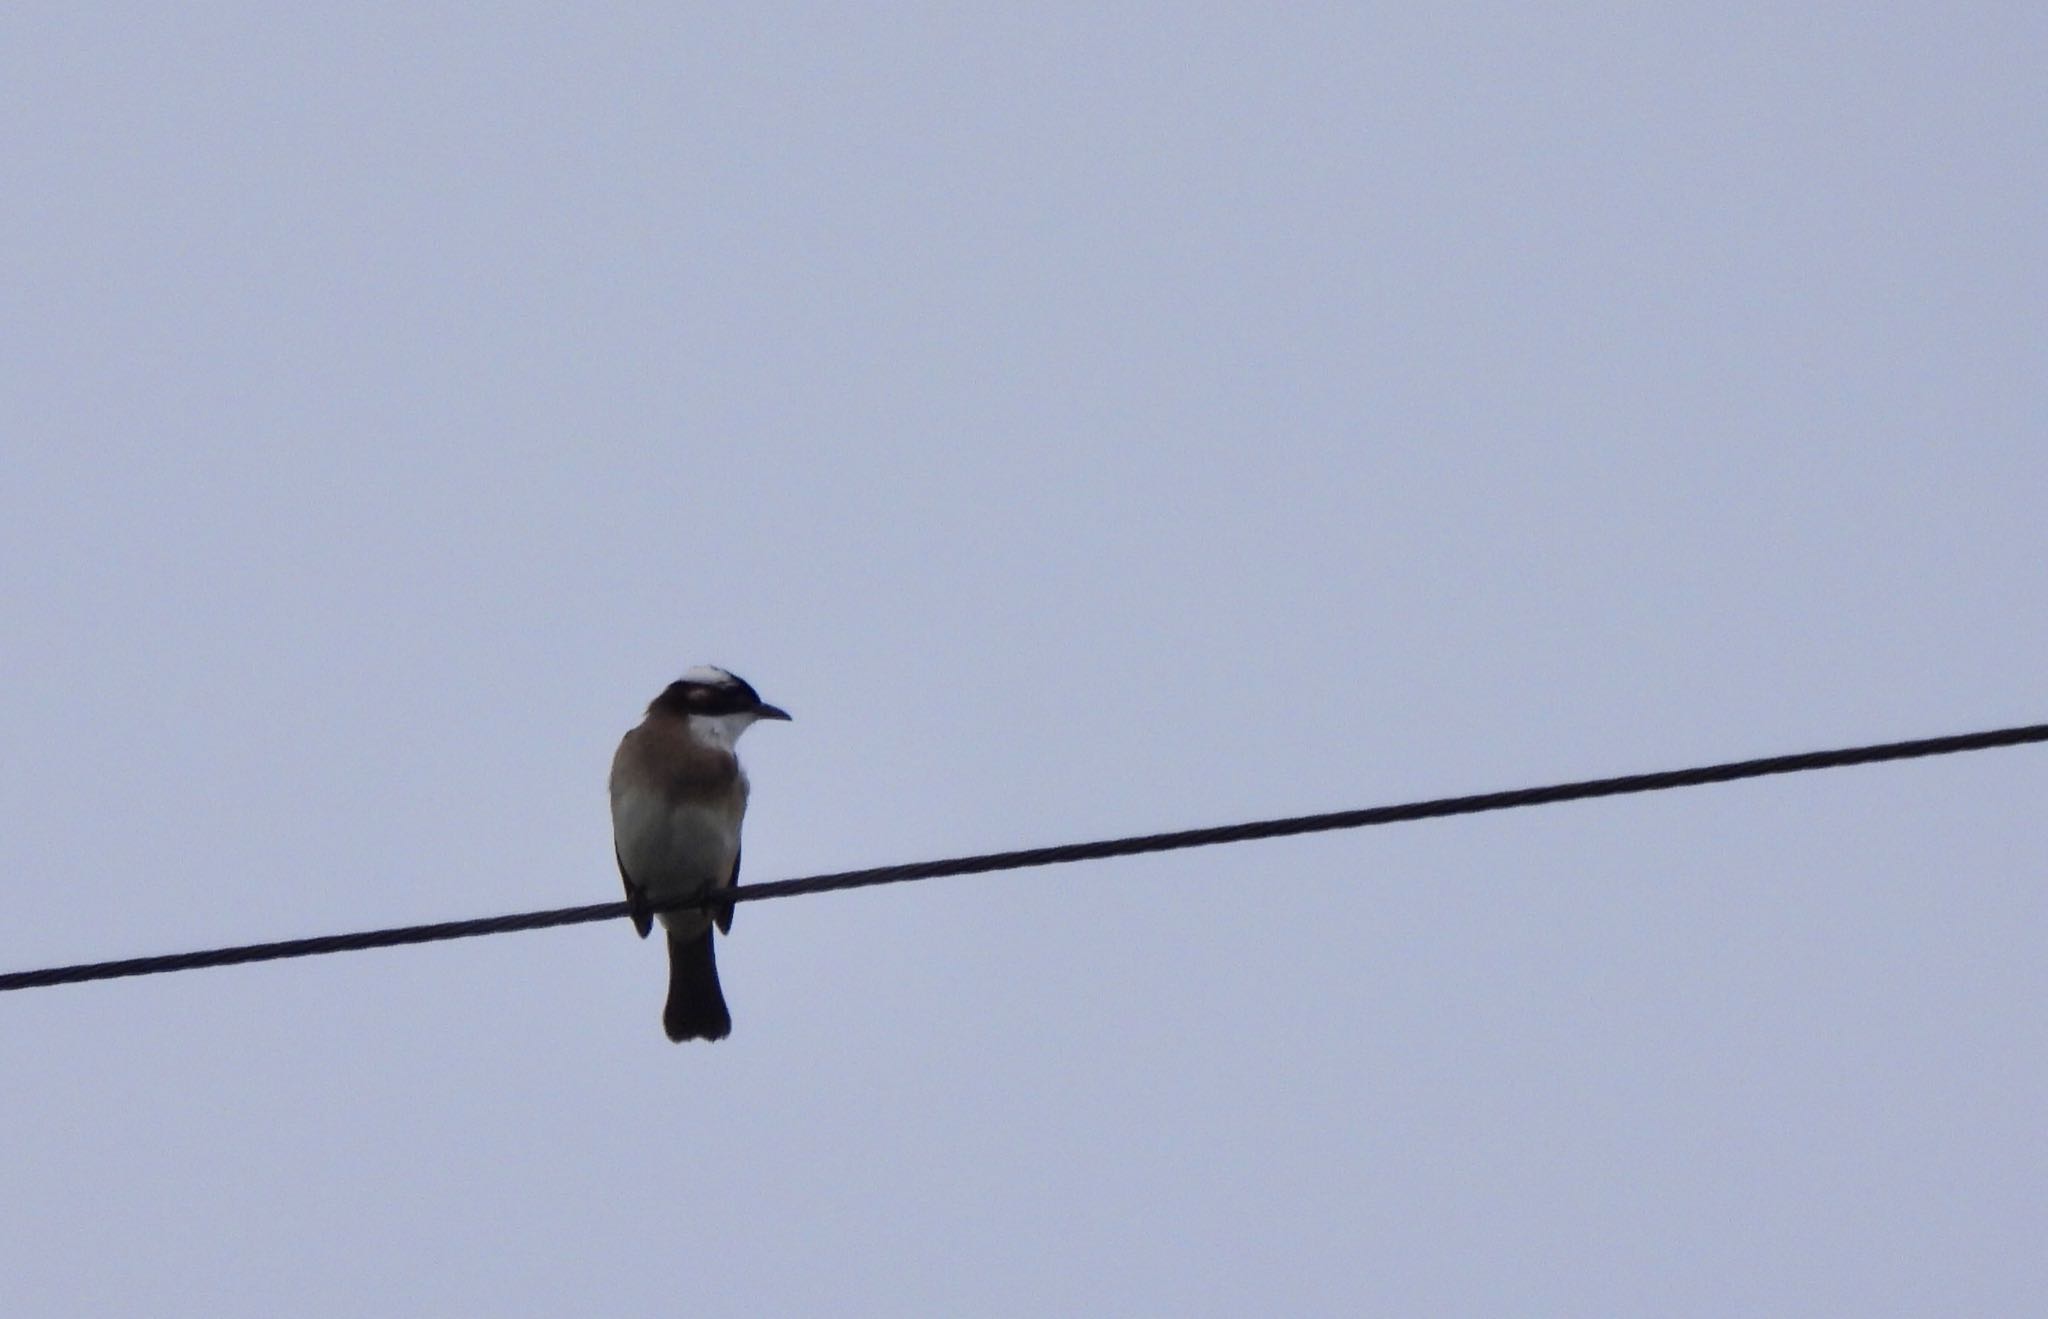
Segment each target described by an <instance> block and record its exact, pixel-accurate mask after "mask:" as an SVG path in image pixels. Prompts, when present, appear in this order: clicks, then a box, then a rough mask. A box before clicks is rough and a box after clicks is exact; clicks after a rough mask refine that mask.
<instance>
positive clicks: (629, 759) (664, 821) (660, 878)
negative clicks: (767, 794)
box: [611, 665, 789, 1043]
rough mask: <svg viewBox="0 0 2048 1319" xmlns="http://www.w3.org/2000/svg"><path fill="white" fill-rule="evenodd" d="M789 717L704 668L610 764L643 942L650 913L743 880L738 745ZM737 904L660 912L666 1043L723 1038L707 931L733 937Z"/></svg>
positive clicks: (691, 674)
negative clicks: (763, 724) (770, 722)
mask: <svg viewBox="0 0 2048 1319" xmlns="http://www.w3.org/2000/svg"><path fill="white" fill-rule="evenodd" d="M788 718H789V712H788V711H786V710H783V709H781V708H780V707H778V706H773V705H769V704H768V703H767V702H765V701H763V700H762V699H761V697H760V694H759V693H758V692H756V691H755V690H754V689H753V687H751V686H750V685H748V683H747V682H746V681H745V680H744V679H742V678H739V677H736V676H735V675H733V674H732V673H730V672H728V671H726V670H725V669H721V668H716V667H713V666H711V665H699V666H697V667H695V668H693V669H690V670H689V671H688V672H686V673H684V674H683V676H682V677H681V678H678V679H677V680H676V681H674V682H672V683H670V684H669V685H668V686H666V687H664V688H663V689H662V691H661V694H660V695H659V696H657V697H655V698H654V699H653V700H652V701H650V702H649V703H648V706H647V715H646V717H645V718H644V719H642V720H641V721H640V723H639V724H638V725H636V726H635V727H634V728H632V729H630V730H629V731H628V732H627V733H626V735H625V736H624V737H623V738H621V739H619V749H618V751H617V753H616V754H614V755H613V757H612V772H611V798H612V843H613V852H614V854H615V855H616V856H617V858H618V863H619V878H620V879H622V880H623V881H625V885H626V906H627V912H628V914H629V915H630V916H632V918H633V927H634V928H635V929H636V930H638V931H639V933H640V937H641V938H643V939H644V938H646V937H647V935H648V933H649V932H650V931H651V930H652V929H653V927H654V915H655V912H654V910H653V909H654V907H656V906H658V905H663V904H669V903H675V902H687V901H688V900H690V899H692V898H702V897H705V896H708V895H709V894H711V893H713V892H714V891H716V890H718V889H723V888H730V887H731V886H732V885H734V884H736V883H738V882H739V874H740V822H741V821H742V820H743V819H744V818H745V816H746V813H747V776H746V772H745V771H744V770H742V769H741V768H740V762H739V757H738V756H737V755H735V754H734V750H733V746H734V744H735V743H736V742H738V741H739V737H740V734H741V733H744V732H746V731H747V729H748V728H749V727H751V726H752V725H753V724H754V723H755V722H757V721H759V720H763V719H779V720H787V719H788ZM732 908H733V904H731V903H729V902H728V903H725V904H723V905H717V906H708V907H707V906H685V907H679V908H676V909H674V910H666V911H662V912H661V913H660V916H661V923H662V926H663V927H664V931H665V933H666V934H667V936H668V968H669V969H668V1003H667V1005H666V1006H665V1007H664V1008H663V1010H662V1014H661V1024H662V1029H663V1030H664V1031H666V1032H667V1034H668V1037H669V1038H670V1039H671V1040H675V1041H677V1042H678V1043H680V1042H681V1041H683V1040H722V1039H724V1038H725V1037H726V1036H727V1035H729V1034H731V1033H732V1014H731V1012H730V1011H728V1010H727V1008H726V1005H725V993H724V991H723V990H722V989H721V988H720V987H719V984H718V961H717V958H716V957H715V956H714V954H713V952H712V947H711V927H712V925H713V924H714V923H715V924H716V925H717V926H718V929H719V931H720V932H721V933H730V932H731V931H732Z"/></svg>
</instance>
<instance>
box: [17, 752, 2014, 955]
mask: <svg viewBox="0 0 2048 1319" xmlns="http://www.w3.org/2000/svg"><path fill="white" fill-rule="evenodd" d="M2036 742H2048V724H2028V725H2025V726H2023V727H2018V728H1996V729H1992V730H1990V731H1988V732H1982V733H1960V734H1956V735H1954V736H1951V737H1930V738H1922V739H1920V740H1918V741H1913V742H1885V743H1880V744H1878V745H1875V746H1862V747H1844V748H1841V749H1838V750H1833V751H1807V752H1802V753H1800V754H1797V755H1790V756H1767V757H1764V758H1763V759H1760V760H1737V761H1730V762H1727V763H1724V764H1719V765H1702V766H1699V767H1697V768H1694V769H1673V770H1663V771H1661V772H1658V773H1655V774H1626V775H1623V776H1621V777H1619V778H1609V779H1586V780H1583V781H1581V782H1577V783H1556V784H1551V785H1550V786H1548V787H1541V788H1516V789H1512V790H1510V791H1507V792H1484V793H1479V794H1477V795H1475V796H1469V797H1439V798H1436V799H1435V800H1433V801H1418V802H1407V803H1404V804H1401V805H1397V806H1369V807H1366V808H1364V809H1363V810H1355V811H1331V812H1329V813H1327V814H1323V815H1297V816H1292V817H1289V818H1287V819H1280V820H1253V821H1251V822H1249V823H1246V824H1227V825H1219V826H1215V827H1212V828H1207V829H1183V830H1180V831H1178V832H1175V833H1164V834H1144V835H1141V836H1139V837H1135V838H1106V839H1102V840H1100V841H1098V842H1092V843H1066V844H1062V845H1060V846H1057V847H1032V848H1025V849H1023V850H1022V851H1014V852H989V853H985V854H983V855H981V856H958V857H949V858H946V859H945V860H941V861H914V862H911V863H909V864H907V865H895V866H876V867H874V868H873V869H869V870H841V871H836V872H833V873H831V874H824V875H808V876H805V877H804V878H801V879H778V880H771V881H769V882H767V883H762V884H742V885H739V886H738V887H736V888H734V889H731V890H729V891H725V892H721V893H720V894H718V895H717V898H716V901H717V902H718V903H719V904H720V905H723V904H725V903H727V902H759V901H762V900H764V899H767V898H790V897H795V896H797V895H798V894H801V893H830V892H834V891H837V890H840V889H853V888H869V887H872V886H873V885H876V884H901V883H907V882H909V881H911V880H917V879H938V878H941V877H943V876H947V875H982V874H987V873H989V872H990V871H994V870H1021V869H1024V868H1026V867H1028V866H1057V865H1065V864H1066V863H1068V862H1072V861H1097V860H1102V859H1104V858H1107V857H1113V856H1136V855H1138V854H1139V853H1142V852H1171V851H1177V850H1179V849H1181V848H1185V847H1209V846H1212V845H1214V844H1217V843H1240V842H1249V841H1251V840H1253V839H1258V838H1286V837H1289V836H1291V835H1294V834H1313V833H1325V832H1328V831H1330V830H1333V829H1363V828H1366V827H1368V826H1371V825H1377V824H1397V823H1401V822H1403V821H1408V820H1433V819H1438V818H1441V817H1443V816H1447V815H1477V814H1479V813H1480V812H1483V811H1505V810H1511V809H1513V808H1515V807H1518V806H1542V805H1546V804H1548V803H1551V802H1561V801H1583V800H1586V799H1588V798H1592V797H1619V796H1623V795H1625V794H1627V793H1632V792H1662V791H1664V790H1665V789H1667V788H1692V787H1699V786H1701V785H1703V784H1708V783H1731V782H1734V781H1735V780H1737V779H1759V778H1765V777H1767V776H1769V775H1773V774H1798V773H1802V772H1804V771H1806V770H1814V769H1835V768H1838V767H1841V766H1844V765H1869V764H1875V763H1877V762H1879V761H1887V760H1912V759H1916V758H1918V757H1921V756H1947V755H1954V754H1956V753H1957V752H1962V751H1985V750H1989V749H1991V748H1994V747H2011V746H2024V745H2027V744H2029V743H2036ZM711 902H712V899H709V898H696V899H692V900H689V901H685V902H677V903H670V904H665V905H662V904H658V905H657V906H656V908H655V909H656V910H675V909H680V908H683V907H703V906H709V905H711ZM627 910H628V908H627V904H625V903H624V902H597V903H592V904H590V905H588V906H582V907H557V908H555V909H553V910H550V911H527V912H515V913H513V914H511V915H508V916H483V917H479V918H476V919H474V920H465V921H443V922H441V923H439V924H437V925H403V926H399V927H396V928H394V929H385V930H362V931H358V932H357V933H354V934H327V935H321V936H318V937H316V938H311V939H285V940H282V941H280V942H277V943H258V944H245V945H241V946H239V947H234V948H209V949H205V950H202V951H199V952H190V953H169V954H165V955H163V956H158V957H131V958H127V959H124V960H122V961H115V962H86V963H83V964H80V965H77V966H55V967H49V968H46V969H44V970H40V971H14V972H9V973H7V974H4V975H0V991H4V990H9V989H36V988H40V987H42V986H44V985H69V984H76V983H78V982H80V981H85V980H112V979H115V978H117V977H120V976H141V975H156V974H158V973H159V972H164V971H189V970H192V969H194V968H197V967H202V966H233V965H236V964H237V963H241V962H270V961H276V960H278V959H280V958H286V957H312V956H315V955H318V954H321V953H348V952H356V951H359V950H361V949H365V948H389V947H394V946H396V945H399V944H410V943H434V942H438V941H439V940H442V939H468V938H473V937H476V936H478V935H484V934H506V933H509V932H511V931H513V930H542V929H547V928H549V927H551V926H556V925H580V924H583V923H585V922H587V921H607V920H615V919H617V918H618V917H620V916H624V915H626V914H627Z"/></svg>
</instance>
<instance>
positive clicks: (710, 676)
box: [683, 664, 740, 687]
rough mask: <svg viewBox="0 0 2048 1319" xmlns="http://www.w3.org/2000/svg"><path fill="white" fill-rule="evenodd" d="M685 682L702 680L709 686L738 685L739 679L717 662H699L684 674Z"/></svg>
mask: <svg viewBox="0 0 2048 1319" xmlns="http://www.w3.org/2000/svg"><path fill="white" fill-rule="evenodd" d="M683 681H684V682H701V683H703V684H704V685H705V686H707V687H736V686H738V685H739V681H740V680H739V679H738V678H735V677H733V676H732V674H731V673H729V672H727V671H726V670H724V669H721V668H719V667H718V666H717V665H716V664H699V665H698V666H697V667H695V668H693V669H691V670H690V671H689V672H688V673H685V674H684V675H683Z"/></svg>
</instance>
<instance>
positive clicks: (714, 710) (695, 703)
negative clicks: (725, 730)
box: [648, 675, 761, 715]
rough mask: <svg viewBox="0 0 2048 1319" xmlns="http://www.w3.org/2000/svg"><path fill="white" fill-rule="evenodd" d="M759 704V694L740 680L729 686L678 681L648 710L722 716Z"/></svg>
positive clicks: (725, 684)
mask: <svg viewBox="0 0 2048 1319" xmlns="http://www.w3.org/2000/svg"><path fill="white" fill-rule="evenodd" d="M728 676H730V675H728ZM760 703H761V696H760V693H758V692H756V691H755V690H754V689H753V687H752V686H751V685H749V684H748V683H747V682H746V681H744V680H743V679H740V678H733V679H732V681H731V682H729V683H726V682H716V683H713V682H690V681H687V680H678V681H675V682H672V683H670V684H669V685H668V687H667V688H666V689H664V690H663V692H662V693H661V695H659V696H657V697H655V698H654V703H653V704H652V705H650V706H649V707H648V709H650V710H662V711H666V712H668V713H670V714H702V715H721V714H738V713H740V712H741V711H743V710H751V709H753V708H754V707H755V706H757V705H759V704H760Z"/></svg>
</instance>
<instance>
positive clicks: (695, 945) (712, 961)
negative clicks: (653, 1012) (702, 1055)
mask: <svg viewBox="0 0 2048 1319" xmlns="http://www.w3.org/2000/svg"><path fill="white" fill-rule="evenodd" d="M661 1024H662V1028H663V1029H664V1030H666V1031H667V1032H668V1037H669V1038H670V1039H672V1040H722V1039H724V1038H725V1037H726V1036H728V1035H730V1034H732V1014H731V1013H730V1012H727V1011H726V1010H725V992H724V991H723V990H721V989H720V988H719V987H718V958H717V957H716V956H715V955H713V953H712V951H711V928H710V927H709V926H706V927H705V928H704V933H702V934H697V935H678V934H676V933H675V932H673V931H671V932H670V933H669V936H668V1007H667V1008H665V1009H664V1010H663V1011H662V1014H661Z"/></svg>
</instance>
